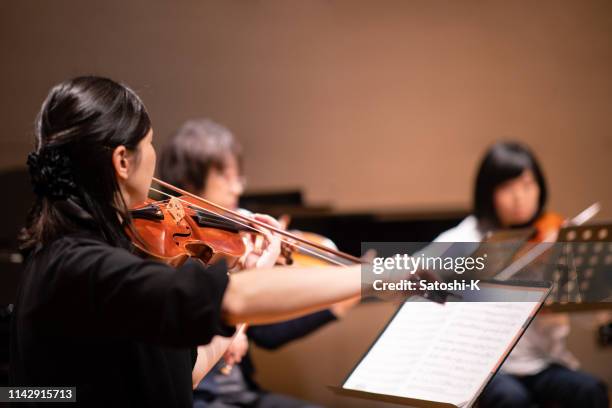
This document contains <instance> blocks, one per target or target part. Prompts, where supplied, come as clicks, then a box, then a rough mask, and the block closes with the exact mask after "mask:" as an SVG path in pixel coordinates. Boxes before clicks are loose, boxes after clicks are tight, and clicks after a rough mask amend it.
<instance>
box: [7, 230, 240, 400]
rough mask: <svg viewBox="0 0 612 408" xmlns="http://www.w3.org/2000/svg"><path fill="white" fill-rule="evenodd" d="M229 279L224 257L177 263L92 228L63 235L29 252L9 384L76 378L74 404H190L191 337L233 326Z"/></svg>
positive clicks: (67, 382)
mask: <svg viewBox="0 0 612 408" xmlns="http://www.w3.org/2000/svg"><path fill="white" fill-rule="evenodd" d="M227 283H228V277H227V273H226V267H225V265H217V266H213V267H210V268H206V267H204V266H203V265H202V264H200V263H197V262H195V261H188V262H187V263H185V264H184V265H183V266H182V267H180V268H178V269H175V268H172V267H170V266H167V265H165V264H161V263H159V262H155V261H147V260H143V259H141V258H139V257H137V256H135V255H134V254H132V253H130V252H129V251H127V250H125V249H122V248H117V247H112V246H110V245H108V244H107V243H106V242H104V241H103V240H102V239H101V238H99V237H98V236H96V235H95V234H92V233H89V232H83V233H78V234H72V235H69V236H65V237H63V238H60V239H58V240H56V241H54V242H53V243H51V244H50V245H48V246H47V247H45V248H39V249H37V250H36V251H35V252H34V253H33V254H32V255H31V256H30V257H29V259H28V260H27V263H26V266H25V270H24V274H23V279H22V282H21V287H20V290H19V294H18V298H17V302H16V304H15V311H14V315H13V322H12V329H11V362H10V371H11V384H12V385H16V386H60V385H63V386H76V387H77V390H76V398H77V403H78V405H87V406H104V407H109V406H163V407H191V406H192V382H191V371H192V368H193V363H194V356H195V354H194V352H193V347H194V346H196V345H198V344H206V343H208V342H210V340H211V338H212V337H213V336H214V335H217V334H220V335H231V334H232V332H233V329H231V328H229V327H226V326H224V325H223V324H222V322H221V321H220V308H221V301H222V298H223V294H224V291H225V288H226V286H227ZM41 405H43V404H41ZM75 405H76V404H74V403H71V404H69V406H72V407H74V406H75ZM19 406H20V407H23V406H25V404H19ZM45 406H46V405H45Z"/></svg>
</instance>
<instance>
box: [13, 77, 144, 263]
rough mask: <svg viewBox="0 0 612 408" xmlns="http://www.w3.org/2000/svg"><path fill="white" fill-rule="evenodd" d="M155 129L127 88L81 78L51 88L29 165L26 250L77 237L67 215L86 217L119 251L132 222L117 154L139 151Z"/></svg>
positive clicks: (74, 223)
mask: <svg viewBox="0 0 612 408" xmlns="http://www.w3.org/2000/svg"><path fill="white" fill-rule="evenodd" d="M150 129H151V121H150V119H149V115H148V113H147V111H146V108H145V106H144V104H143V103H142V101H141V100H140V98H139V97H138V96H137V95H136V93H134V91H132V90H131V89H130V88H128V87H127V86H125V85H122V84H119V83H117V82H115V81H113V80H110V79H108V78H101V77H96V76H83V77H78V78H74V79H71V80H68V81H65V82H62V83H60V84H58V85H56V86H54V87H53V88H52V89H51V91H50V92H49V95H48V96H47V98H46V99H45V101H44V103H43V105H42V108H41V110H40V113H39V115H38V118H37V120H36V128H35V136H36V148H35V151H34V152H32V153H30V155H29V157H28V165H29V168H30V175H31V179H32V184H33V186H34V191H35V193H36V195H37V198H36V202H35V203H34V206H33V208H32V211H31V213H30V217H29V220H28V223H27V225H26V228H25V229H24V230H23V232H22V234H21V237H20V238H21V241H22V250H24V251H26V252H27V251H29V250H30V249H32V248H33V247H34V246H35V245H36V244H37V243H41V244H43V245H44V244H46V243H48V242H50V241H52V240H54V239H56V238H58V237H60V236H61V235H63V234H66V233H69V232H71V231H74V230H78V229H79V222H78V221H75V220H77V219H78V217H76V218H75V217H74V216H71V215H70V214H68V212H67V211H66V208H67V207H76V208H78V209H79V210H82V211H81V212H82V213H83V214H86V217H85V218H88V221H89V223H90V224H91V225H93V227H94V228H95V229H98V230H99V232H100V233H101V234H102V236H103V237H104V239H105V240H106V241H108V242H109V243H110V244H111V245H122V243H123V242H125V227H126V225H125V224H126V223H129V221H130V217H129V212H128V210H127V206H126V204H125V201H124V200H123V196H122V195H121V193H120V189H119V185H118V183H117V179H116V176H115V169H114V166H113V164H112V153H113V150H114V149H115V148H116V147H117V146H121V145H123V146H125V147H126V148H127V149H128V150H130V151H137V146H138V143H139V142H140V141H141V140H142V139H143V138H144V137H145V136H146V135H147V133H148V132H149V130H150ZM73 209H74V208H73ZM122 220H123V222H122Z"/></svg>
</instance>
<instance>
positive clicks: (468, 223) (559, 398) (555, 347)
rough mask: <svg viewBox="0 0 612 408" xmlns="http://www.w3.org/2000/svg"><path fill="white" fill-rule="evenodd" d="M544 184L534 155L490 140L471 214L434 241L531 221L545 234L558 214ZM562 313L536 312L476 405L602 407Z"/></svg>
mask: <svg viewBox="0 0 612 408" xmlns="http://www.w3.org/2000/svg"><path fill="white" fill-rule="evenodd" d="M546 201H547V187H546V181H545V178H544V173H543V172H542V170H541V167H540V165H539V163H538V161H537V160H536V158H535V156H534V155H533V153H531V151H530V150H529V149H528V148H526V147H525V146H523V145H521V144H518V143H513V142H500V143H497V144H495V145H493V146H492V147H491V148H490V149H489V150H488V151H487V152H486V154H485V156H484V158H483V160H482V162H481V164H480V168H479V170H478V175H477V178H476V186H475V190H474V214H473V215H470V216H469V217H467V218H466V219H465V220H463V221H462V222H461V223H460V224H459V225H458V226H456V227H454V228H452V229H450V230H448V231H446V232H444V233H442V234H441V235H440V236H439V237H438V238H436V241H438V242H480V241H481V240H482V239H483V238H484V236H485V234H486V233H487V232H490V231H495V230H498V229H503V228H517V227H536V236H535V237H534V239H535V240H543V239H550V236H551V233H552V235H553V236H554V233H555V231H558V229H559V228H560V227H561V225H562V222H563V219H562V218H561V217H560V216H559V215H557V214H554V213H546V212H545V207H546ZM568 333H569V324H568V322H567V318H566V317H565V316H560V315H556V316H539V317H538V318H536V320H535V321H534V323H533V324H532V326H531V327H530V328H529V329H528V330H527V331H526V333H525V334H524V336H523V337H522V339H521V340H520V341H519V343H518V344H517V345H516V347H515V349H514V350H513V351H512V353H511V354H510V355H509V356H508V359H507V360H506V362H505V364H504V365H503V366H502V369H501V371H500V373H498V374H497V375H496V376H495V377H494V378H493V380H492V381H491V383H490V384H489V385H488V386H487V388H486V389H485V390H484V392H483V394H482V395H481V397H480V402H479V406H480V407H483V408H486V407H530V406H532V405H533V404H538V405H541V404H545V405H546V404H553V405H554V406H558V407H601V408H604V407H607V406H608V397H607V391H606V387H605V385H604V384H603V383H602V382H601V381H600V380H598V379H597V378H594V377H593V376H591V375H589V374H587V373H585V372H582V371H577V370H576V368H577V366H578V362H577V360H576V359H575V358H574V357H573V356H572V354H571V353H570V352H569V350H567V348H566V346H565V341H566V338H567V335H568Z"/></svg>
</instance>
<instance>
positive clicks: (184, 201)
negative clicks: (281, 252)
mask: <svg viewBox="0 0 612 408" xmlns="http://www.w3.org/2000/svg"><path fill="white" fill-rule="evenodd" d="M150 190H152V191H154V192H156V193H158V194H162V195H165V196H168V197H169V198H176V199H177V200H179V201H181V202H183V203H185V204H187V205H190V206H193V207H195V208H197V209H198V210H200V211H203V212H205V213H208V214H213V215H215V216H217V217H220V218H223V219H225V220H227V221H231V222H233V223H235V224H238V225H240V226H243V227H245V228H247V229H249V230H251V231H257V232H259V233H262V231H261V230H258V229H257V228H255V227H253V226H251V225H248V224H246V223H244V222H242V221H238V220H235V219H233V218H231V217H229V216H227V215H223V214H218V213H215V212H213V211H212V210H209V209H207V208H204V207H200V206H199V205H197V204H193V203H192V202H190V201H187V200H185V199H182V198H180V197H175V196H173V195H171V194H168V193H166V192H165V191H161V190H158V189H156V188H154V187H150ZM162 201H165V200H158V201H155V202H153V203H151V204H154V203H158V202H162ZM279 238H280V241H281V242H284V243H285V244H287V245H290V246H294V247H298V248H299V249H300V250H302V251H304V252H307V253H309V254H311V255H313V256H315V257H317V258H319V259H323V260H325V261H327V262H329V263H331V264H334V265H338V266H347V265H345V264H343V263H341V262H340V261H338V260H336V259H333V258H330V257H328V256H326V255H323V254H321V253H319V252H317V251H315V250H314V249H310V248H307V247H304V246H301V245H300V244H298V243H297V242H291V241H289V240H287V239H285V238H283V237H282V236H280V235H279Z"/></svg>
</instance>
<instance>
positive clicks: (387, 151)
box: [0, 0, 612, 406]
mask: <svg viewBox="0 0 612 408" xmlns="http://www.w3.org/2000/svg"><path fill="white" fill-rule="evenodd" d="M0 55H1V58H2V63H1V64H0V89H1V92H0V106H1V107H2V109H1V110H0V118H1V119H2V123H3V127H2V130H1V131H0V132H1V137H0V168H8V167H13V166H20V165H23V163H24V162H25V156H26V154H27V152H28V151H29V149H30V148H31V139H30V137H29V135H30V133H31V128H32V123H33V119H34V116H35V114H36V112H37V110H38V108H39V106H40V103H41V102H42V100H43V98H44V96H45V94H46V92H47V90H48V88H49V87H50V86H51V85H53V84H54V83H56V82H58V81H60V80H63V79H65V78H67V77H70V76H74V75H78V74H84V73H97V74H102V75H108V76H111V77H113V78H115V79H118V80H121V81H124V82H126V83H128V84H130V85H131V86H132V87H134V88H135V89H136V90H137V91H138V92H139V93H140V94H141V96H142V97H143V99H144V100H145V102H146V104H147V105H148V107H149V110H150V112H151V114H152V117H153V120H154V124H155V130H156V139H157V141H158V142H162V141H163V139H164V138H165V137H166V136H167V135H168V134H169V133H170V132H171V131H172V130H173V129H174V128H176V127H177V126H178V125H179V124H180V123H181V121H183V120H185V119H187V118H190V117H194V116H210V117H212V118H214V119H216V120H218V121H220V122H222V123H224V124H226V125H227V126H229V127H230V128H232V129H233V130H234V131H235V133H236V134H237V135H238V137H239V138H240V139H241V140H242V142H243V143H244V145H245V149H246V155H247V161H246V165H247V171H248V176H249V182H250V186H251V188H252V189H279V188H284V187H296V186H297V187H302V188H303V189H304V190H305V191H306V193H307V198H308V199H309V200H311V201H312V202H330V203H332V204H335V205H336V206H338V207H341V208H345V209H348V208H365V209H367V208H380V207H408V208H423V207H444V208H448V207H458V208H467V207H468V206H469V200H470V190H471V180H472V178H473V173H474V168H475V166H476V161H477V160H478V157H479V156H480V154H481V152H482V150H483V149H484V148H485V146H486V145H488V144H489V143H491V142H492V141H494V140H495V139H497V138H501V137H515V138H518V139H520V140H522V141H525V142H527V143H528V144H530V145H531V146H532V147H533V148H534V149H535V151H536V152H537V153H538V154H539V156H540V157H541V159H542V161H543V164H544V167H545V169H546V172H547V174H548V176H549V180H550V185H551V190H552V202H551V204H552V208H553V209H555V210H558V211H560V212H561V213H563V214H567V215H571V214H574V213H575V212H577V211H578V210H580V209H581V208H582V207H583V206H585V205H587V204H589V203H590V202H592V201H594V200H601V201H602V202H603V204H604V213H603V214H602V217H608V218H612V189H610V178H611V176H612V171H611V170H610V158H611V157H612V114H611V113H612V112H611V110H612V75H611V72H612V2H609V1H592V0H591V1H578V0H574V1H568V0H555V1H537V2H532V1H512V2H507V1H455V0H451V1H431V0H422V1H421V0H419V1H417V0H415V1H410V0H401V1H399V0H398V1H389V0H387V1H379V0H368V1H366V0H350V1H349V0H346V1H334V0H312V1H306V0H300V1H297V0H294V1H290V0H278V1H268V0H229V1H216V2H208V1H195V0H194V1H181V2H165V3H163V2H150V1H140V2H138V1H129V2H128V1H119V0H106V1H96V2H93V1H92V2H83V1H67V0H54V1H42V0H41V1H36V2H35V1H12V2H9V1H3V2H1V3H0ZM388 312H389V310H386V309H384V306H383V307H382V308H381V307H379V308H378V309H377V308H374V309H371V310H368V309H360V311H359V312H358V314H356V315H354V316H356V317H352V318H350V319H349V320H348V321H347V322H343V323H342V324H343V325H344V326H341V325H338V326H336V327H330V328H327V329H325V330H324V331H322V332H320V333H318V334H317V335H316V336H315V338H313V339H307V340H305V341H303V342H300V343H298V344H296V345H294V346H291V347H294V348H293V349H292V348H290V349H289V350H288V351H286V352H285V353H281V354H278V355H272V356H265V355H264V356H263V357H262V354H259V355H258V357H259V358H264V359H267V358H273V359H274V358H278V359H280V360H277V362H278V364H272V362H270V364H264V365H262V366H261V367H260V370H261V376H262V378H263V379H264V381H265V380H268V382H270V381H272V382H275V385H276V386H278V387H280V388H279V389H282V390H286V391H292V392H296V393H298V394H299V395H302V396H310V397H312V398H314V399H316V400H318V401H320V402H327V403H330V404H334V405H336V406H342V404H343V403H342V402H339V401H338V400H336V399H334V397H333V395H331V394H330V393H326V391H323V390H322V388H321V384H326V383H328V380H329V381H331V379H332V375H336V376H337V375H339V374H341V373H345V372H346V371H345V370H347V369H348V367H350V365H351V364H352V363H353V362H354V361H355V359H356V357H357V356H358V355H359V354H360V353H361V351H362V348H363V347H365V346H366V345H367V343H368V342H369V340H368V337H367V335H366V334H367V333H370V334H372V335H373V334H375V333H376V330H377V326H376V325H377V324H378V325H379V326H380V325H381V324H382V323H384V320H385V318H386V317H385V316H387V315H388ZM360 317H363V318H364V319H369V320H363V319H360ZM363 321H374V322H376V323H375V324H374V325H373V326H370V327H367V328H366V327H364V326H363V325H362V324H361V323H360V322H363ZM587 321H588V319H587ZM351 333H359V334H358V335H353V336H351ZM590 333H592V331H585V334H584V335H583V336H581V337H580V339H579V340H581V341H578V342H577V343H580V344H581V347H582V348H583V349H585V350H587V352H586V353H587V354H588V350H589V347H591V346H590V344H591V343H590V342H591V338H590V337H589V336H591V334H590ZM338 350H342V352H341V353H339V352H338ZM591 350H592V349H591ZM303 351H306V352H307V353H302V352H303ZM287 353H288V354H287ZM319 354H320V355H321V356H323V357H322V358H321V359H319V360H316V361H317V363H319V362H323V363H324V364H317V365H308V363H309V362H310V363H311V362H312V361H313V357H312V356H313V355H314V356H317V355H319ZM295 356H301V357H300V358H301V359H298V360H295V358H294V357H295ZM305 356H306V357H307V358H306V357H305ZM334 356H335V357H334ZM597 356H598V357H597V358H595V359H593V358H590V360H589V364H590V366H591V368H592V369H593V370H594V371H596V372H598V373H600V374H601V375H603V376H607V378H608V379H609V378H610V377H611V374H610V373H609V371H607V372H604V371H603V370H606V369H608V370H609V365H607V364H606V361H609V357H610V354H609V352H608V353H607V354H606V356H607V357H605V358H603V359H602V358H600V357H599V356H601V354H598V355H597ZM305 358H306V359H305ZM606 359H607V360H606ZM292 361H293V362H292ZM303 364H306V366H303ZM300 368H303V370H304V371H302V372H300V371H299V370H298V369H300ZM311 374H312V375H314V376H315V377H314V378H318V379H317V380H312V378H313V377H308V375H311ZM283 379H287V380H288V381H287V382H283ZM307 379H310V380H307ZM290 382H291V383H293V384H294V385H291V383H290ZM315 388H316V389H315ZM344 403H345V404H346V400H344ZM355 404H357V402H355ZM363 406H368V405H367V404H364V405H363Z"/></svg>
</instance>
